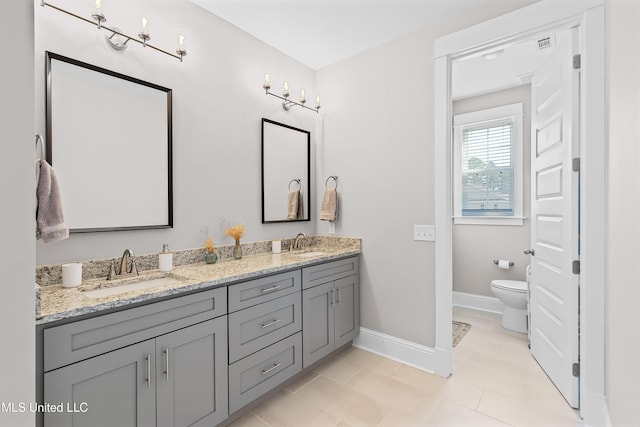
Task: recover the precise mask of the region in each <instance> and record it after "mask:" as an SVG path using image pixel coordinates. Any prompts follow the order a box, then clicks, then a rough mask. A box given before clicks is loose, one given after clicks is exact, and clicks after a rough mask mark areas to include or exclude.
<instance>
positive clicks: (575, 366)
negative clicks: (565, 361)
mask: <svg viewBox="0 0 640 427" xmlns="http://www.w3.org/2000/svg"><path fill="white" fill-rule="evenodd" d="M571 373H572V374H573V376H574V377H576V378H580V364H579V363H574V364H573V365H572V366H571Z"/></svg>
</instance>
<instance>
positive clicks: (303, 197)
mask: <svg viewBox="0 0 640 427" xmlns="http://www.w3.org/2000/svg"><path fill="white" fill-rule="evenodd" d="M310 177H311V132H309V131H306V130H303V129H298V128H295V127H293V126H289V125H285V124H283V123H278V122H275V121H273V120H269V119H265V118H263V119H262V223H263V224H266V223H274V222H293V221H310V220H311V197H309V195H310V194H311V182H310Z"/></svg>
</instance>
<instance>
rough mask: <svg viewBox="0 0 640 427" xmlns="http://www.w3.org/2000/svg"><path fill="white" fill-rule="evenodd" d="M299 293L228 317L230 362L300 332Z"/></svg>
mask: <svg viewBox="0 0 640 427" xmlns="http://www.w3.org/2000/svg"><path fill="white" fill-rule="evenodd" d="M301 308H302V303H301V295H300V292H296V293H294V294H290V295H286V296H283V297H281V298H278V299H275V300H273V301H268V302H265V303H263V304H258V305H254V306H253V307H249V308H247V309H244V310H241V311H236V312H235V313H231V314H230V315H229V362H235V361H236V360H239V359H242V358H243V357H245V356H248V355H250V354H252V353H255V352H256V351H258V350H260V349H262V348H264V347H267V346H269V345H271V344H273V343H275V342H276V341H280V340H281V339H283V338H286V337H288V336H289V335H291V334H294V333H296V332H298V331H300V330H301V329H302V314H301Z"/></svg>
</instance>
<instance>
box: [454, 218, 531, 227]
mask: <svg viewBox="0 0 640 427" xmlns="http://www.w3.org/2000/svg"><path fill="white" fill-rule="evenodd" d="M525 219H526V217H513V216H510V217H504V216H454V217H453V223H454V224H461V225H523V224H524V220H525Z"/></svg>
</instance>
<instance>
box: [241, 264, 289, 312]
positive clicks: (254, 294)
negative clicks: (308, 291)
mask: <svg viewBox="0 0 640 427" xmlns="http://www.w3.org/2000/svg"><path fill="white" fill-rule="evenodd" d="M300 280H301V273H300V270H294V271H287V272H286V273H281V274H276V275H274V276H268V277H261V278H260V279H255V280H250V281H248V282H244V283H238V284H237V285H231V286H229V312H234V311H237V310H242V309H243V308H247V307H251V306H252V305H256V304H260V303H263V302H266V301H271V300H273V299H275V298H279V297H281V296H283V295H287V294H290V293H293V292H295V291H299V290H300Z"/></svg>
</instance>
